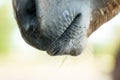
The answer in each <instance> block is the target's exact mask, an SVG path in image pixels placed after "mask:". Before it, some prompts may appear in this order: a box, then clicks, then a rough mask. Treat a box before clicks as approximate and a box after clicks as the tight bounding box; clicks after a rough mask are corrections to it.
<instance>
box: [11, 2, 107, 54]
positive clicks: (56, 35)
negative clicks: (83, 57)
mask: <svg viewBox="0 0 120 80" xmlns="http://www.w3.org/2000/svg"><path fill="white" fill-rule="evenodd" d="M105 2H107V0H105ZM13 5H14V10H15V14H16V20H17V22H18V25H19V28H20V31H21V34H22V36H23V38H24V39H25V41H26V42H27V43H28V44H30V45H32V46H33V47H35V48H38V49H40V50H45V51H47V52H48V53H49V54H50V55H64V54H69V55H79V54H80V53H81V52H82V51H83V49H84V47H85V45H86V41H87V40H86V39H87V30H88V29H89V26H90V22H91V20H92V16H93V15H92V12H93V10H95V9H96V7H102V6H101V5H104V2H103V1H102V0H13Z"/></svg>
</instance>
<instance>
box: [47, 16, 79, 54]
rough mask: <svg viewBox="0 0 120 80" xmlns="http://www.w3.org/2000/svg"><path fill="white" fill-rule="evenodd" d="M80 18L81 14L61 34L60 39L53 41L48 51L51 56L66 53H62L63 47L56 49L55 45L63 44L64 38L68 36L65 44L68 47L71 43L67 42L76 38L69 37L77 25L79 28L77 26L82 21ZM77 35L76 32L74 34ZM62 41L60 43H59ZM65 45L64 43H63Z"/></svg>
mask: <svg viewBox="0 0 120 80" xmlns="http://www.w3.org/2000/svg"><path fill="white" fill-rule="evenodd" d="M80 17H81V14H78V15H77V16H76V17H75V18H74V19H73V20H72V21H71V24H70V25H69V26H68V27H67V28H66V30H65V31H64V32H63V33H62V34H61V36H60V37H58V38H57V39H56V40H55V41H53V42H52V43H51V44H50V46H49V48H48V49H47V52H48V53H49V54H50V55H54V56H55V55H62V54H63V53H64V51H61V49H62V47H63V46H59V47H58V48H56V47H55V45H57V46H58V45H60V44H57V43H60V42H61V40H60V39H61V38H64V36H65V35H67V36H66V37H65V38H66V39H65V40H66V42H65V44H66V45H67V43H68V42H69V41H67V40H70V39H72V38H74V37H72V36H70V35H69V31H71V29H72V27H73V26H74V25H75V26H76V27H78V26H77V24H78V20H80ZM74 33H75V32H74ZM59 40H60V41H59ZM62 44H63V43H62ZM65 44H64V46H65ZM64 54H66V53H64Z"/></svg>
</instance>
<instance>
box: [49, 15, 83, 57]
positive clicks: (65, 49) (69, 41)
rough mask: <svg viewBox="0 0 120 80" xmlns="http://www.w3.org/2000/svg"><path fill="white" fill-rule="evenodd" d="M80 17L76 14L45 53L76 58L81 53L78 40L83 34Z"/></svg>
mask: <svg viewBox="0 0 120 80" xmlns="http://www.w3.org/2000/svg"><path fill="white" fill-rule="evenodd" d="M80 20H81V15H80V14H78V15H77V16H76V17H75V18H74V19H73V20H72V21H71V24H70V25H68V27H67V29H66V30H65V31H64V32H63V33H62V35H61V36H60V37H58V38H57V39H56V40H55V41H53V42H52V43H51V45H50V46H49V48H48V49H47V53H48V54H50V55H52V56H56V55H72V56H77V55H79V54H80V53H81V52H82V49H81V46H80V44H81V43H80V42H81V41H80V40H79V38H80V37H81V35H82V34H83V33H82V31H81V29H82V27H81V23H80Z"/></svg>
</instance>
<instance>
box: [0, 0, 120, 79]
mask: <svg viewBox="0 0 120 80" xmlns="http://www.w3.org/2000/svg"><path fill="white" fill-rule="evenodd" d="M119 43H120V14H119V15H117V16H116V17H115V18H114V19H112V20H111V21H109V22H107V23H106V24H104V25H103V26H101V27H100V28H99V29H98V30H97V31H96V32H94V33H93V34H92V35H91V36H90V38H89V39H88V45H87V47H86V49H85V50H84V51H83V53H82V54H81V55H80V56H77V57H72V56H56V57H52V56H49V55H47V53H46V52H44V51H40V50H37V49H34V48H33V47H31V46H29V45H28V44H26V43H25V42H24V41H23V39H22V37H21V35H20V32H19V29H18V26H17V23H16V21H15V18H14V13H13V10H12V2H11V0H0V80H112V72H113V70H114V66H115V60H116V57H115V56H116V54H117V50H118V46H119Z"/></svg>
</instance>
